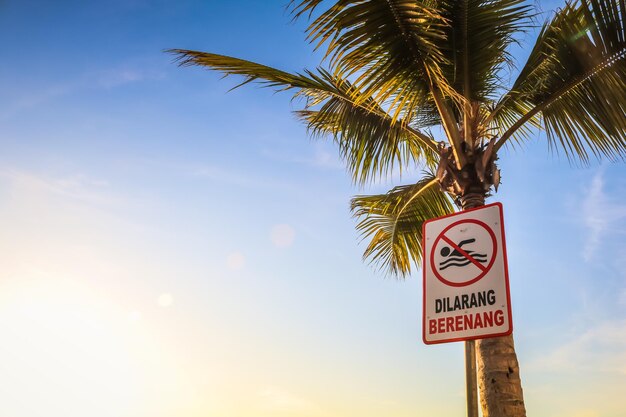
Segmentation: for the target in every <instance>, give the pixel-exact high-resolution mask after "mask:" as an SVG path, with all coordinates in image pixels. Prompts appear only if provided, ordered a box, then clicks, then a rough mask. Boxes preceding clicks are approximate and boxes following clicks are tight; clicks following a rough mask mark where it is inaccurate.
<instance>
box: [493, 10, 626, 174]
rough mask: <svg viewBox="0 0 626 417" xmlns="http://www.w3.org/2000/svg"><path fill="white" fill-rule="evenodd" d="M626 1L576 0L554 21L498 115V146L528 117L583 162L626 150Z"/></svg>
mask: <svg viewBox="0 0 626 417" xmlns="http://www.w3.org/2000/svg"><path fill="white" fill-rule="evenodd" d="M625 19H626V6H625V3H624V1H611V0H592V1H591V2H588V1H587V0H583V1H574V2H571V3H569V4H567V5H566V6H565V7H564V8H563V9H561V10H559V11H558V12H557V13H556V15H555V16H554V17H553V18H552V19H551V20H550V21H549V22H547V23H546V24H545V25H544V27H543V29H542V31H541V33H540V35H539V38H538V40H537V43H536V44H535V47H534V48H533V50H532V52H531V54H530V57H529V59H528V62H527V63H526V65H525V67H524V68H523V69H522V71H521V73H520V75H519V77H518V79H517V81H516V82H515V84H514V85H513V87H512V89H511V91H510V92H509V93H508V94H506V95H505V96H504V97H503V98H502V100H501V101H500V103H499V104H498V106H497V107H496V109H495V110H494V113H493V115H492V117H493V119H492V120H493V122H494V123H495V124H496V125H498V126H500V127H501V128H503V129H502V130H501V139H500V140H499V142H498V143H497V144H496V149H498V148H500V147H501V146H503V145H504V144H505V143H506V142H507V140H509V139H510V138H514V139H517V140H519V139H520V136H516V134H517V133H518V131H519V129H520V128H523V127H524V125H525V124H526V123H528V122H530V123H535V124H540V123H542V124H543V126H544V127H545V129H546V131H547V136H548V141H549V144H550V146H551V148H553V149H557V150H558V149H561V150H563V151H564V153H565V154H566V156H567V157H568V158H569V159H570V160H572V159H577V160H580V161H582V162H583V163H585V162H587V161H588V160H589V156H590V154H593V155H595V156H596V157H602V156H605V157H608V158H609V159H617V158H623V157H624V156H625V155H626V22H625Z"/></svg>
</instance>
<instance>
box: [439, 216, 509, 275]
mask: <svg viewBox="0 0 626 417" xmlns="http://www.w3.org/2000/svg"><path fill="white" fill-rule="evenodd" d="M496 254H497V246H496V237H495V235H494V232H493V230H492V229H491V228H490V227H489V226H488V225H486V224H485V223H484V222H481V221H480V220H476V219H466V220H460V221H457V222H454V223H452V224H450V225H449V226H448V227H446V228H445V229H444V230H443V231H441V233H440V234H439V235H438V236H437V238H436V239H435V242H434V245H433V250H432V251H431V253H430V262H431V267H432V270H433V273H434V274H435V276H436V277H437V279H439V280H440V281H441V282H443V283H444V284H446V285H449V286H452V287H463V286H466V285H470V284H473V283H474V282H477V281H478V280H480V279H481V278H483V277H484V276H485V275H486V274H487V272H488V271H489V269H490V268H491V266H492V265H493V262H494V260H495V257H496Z"/></svg>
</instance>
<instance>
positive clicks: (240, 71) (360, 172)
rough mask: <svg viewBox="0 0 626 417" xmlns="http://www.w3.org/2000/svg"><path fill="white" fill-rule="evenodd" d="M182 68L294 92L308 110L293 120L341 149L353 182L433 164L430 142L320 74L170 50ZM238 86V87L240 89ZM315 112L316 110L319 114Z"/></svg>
mask: <svg viewBox="0 0 626 417" xmlns="http://www.w3.org/2000/svg"><path fill="white" fill-rule="evenodd" d="M171 52H173V53H175V54H176V55H177V56H178V58H179V60H180V62H181V65H200V66H205V67H209V68H212V69H217V70H220V71H223V72H224V73H226V74H227V75H228V74H233V75H241V76H243V77H245V79H244V82H243V83H242V84H245V83H248V82H251V81H258V82H261V83H263V84H264V85H265V86H269V87H273V88H276V89H278V90H288V89H296V90H297V91H296V93H295V94H294V96H300V97H304V98H305V99H306V107H305V109H304V110H302V111H297V112H296V114H297V115H298V116H299V117H300V118H301V119H302V120H304V121H305V122H306V123H307V125H308V127H309V129H310V131H311V132H312V133H314V134H318V135H319V134H330V135H332V136H333V137H334V138H335V140H336V141H337V143H338V144H339V145H340V153H341V156H342V157H343V158H344V159H345V160H346V162H347V165H348V169H349V170H350V171H351V172H352V176H353V179H354V181H355V182H359V183H365V182H367V181H369V180H372V179H374V178H377V177H379V176H381V175H382V176H384V175H386V174H387V173H388V172H390V170H391V169H393V168H395V167H397V168H399V169H400V170H401V171H402V170H403V169H404V168H405V167H412V166H415V164H418V163H421V162H423V163H426V164H427V165H428V166H432V165H434V164H435V163H436V162H437V158H438V155H437V153H436V143H435V142H434V140H433V139H432V138H431V137H430V136H428V135H426V134H424V133H422V132H421V131H419V130H418V129H416V128H413V127H411V126H410V125H409V123H408V122H405V121H404V120H402V119H400V120H393V118H392V117H391V116H389V115H388V114H387V113H386V112H385V111H384V109H383V108H382V107H381V106H380V105H379V104H378V102H376V101H375V100H374V99H373V98H371V97H368V96H365V95H364V94H363V93H361V92H360V91H359V90H358V89H356V88H355V87H354V86H353V85H352V84H351V83H350V82H348V81H346V80H344V79H341V78H340V77H338V76H336V75H333V74H331V73H330V72H328V71H326V70H323V69H318V70H317V72H316V73H314V72H312V71H306V74H305V75H303V74H291V73H288V72H285V71H281V70H277V69H275V68H271V67H267V66H265V65H261V64H257V63H254V62H250V61H245V60H242V59H237V58H232V57H227V56H223V55H217V54H208V53H204V52H196V51H187V50H173V51H171ZM242 84H240V85H242ZM317 108H319V109H317Z"/></svg>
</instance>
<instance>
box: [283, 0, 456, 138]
mask: <svg viewBox="0 0 626 417" xmlns="http://www.w3.org/2000/svg"><path fill="white" fill-rule="evenodd" d="M435 3H436V2H432V1H411V2H409V1H406V0H365V1H363V0H340V1H337V2H335V3H334V4H333V5H332V6H330V7H329V8H328V9H327V10H325V11H323V12H321V13H320V14H319V16H318V17H316V18H315V19H313V21H312V23H311V24H310V26H309V27H308V29H307V32H308V37H309V40H310V41H311V42H312V43H314V44H315V45H316V47H317V48H320V47H322V46H324V45H325V46H326V58H328V60H329V62H330V68H331V70H332V71H333V73H334V74H336V75H339V76H341V77H342V78H346V79H353V83H354V85H355V86H356V87H357V88H358V89H359V90H360V91H362V92H363V93H364V95H365V96H371V97H373V98H375V99H376V100H377V101H378V102H381V103H383V102H384V103H389V106H388V112H389V114H390V115H392V117H393V118H394V119H396V118H400V117H402V118H405V119H411V118H412V117H413V113H414V112H415V111H416V110H417V109H418V108H421V107H423V105H424V102H425V101H433V100H436V101H438V102H439V105H438V108H441V111H442V112H443V113H450V114H451V113H452V112H451V111H450V109H449V108H448V104H446V105H445V107H444V108H442V106H443V102H444V99H445V98H446V97H449V96H454V95H455V92H454V90H452V89H451V88H450V86H449V85H448V84H447V82H446V79H445V78H444V77H443V73H442V71H441V65H442V63H443V62H444V61H445V57H444V55H443V53H442V51H441V50H440V49H439V45H438V43H439V42H441V41H442V40H443V39H444V37H445V34H444V31H443V28H444V26H445V25H446V21H445V19H443V17H442V16H441V15H440V14H439V12H438V9H437V8H436V7H433V6H436V4H435ZM320 4H321V2H320V1H319V0H303V1H298V2H292V8H293V13H294V15H295V16H296V17H297V16H300V15H302V14H306V13H308V14H309V15H310V14H311V13H313V12H314V10H315V9H316V8H317V7H318V6H319V5H320ZM442 118H443V119H444V120H443V123H444V124H445V125H447V129H446V130H450V131H451V132H450V133H451V134H452V135H453V136H454V134H455V133H457V136H458V132H455V131H454V129H453V126H452V120H451V118H450V117H447V115H446V114H442Z"/></svg>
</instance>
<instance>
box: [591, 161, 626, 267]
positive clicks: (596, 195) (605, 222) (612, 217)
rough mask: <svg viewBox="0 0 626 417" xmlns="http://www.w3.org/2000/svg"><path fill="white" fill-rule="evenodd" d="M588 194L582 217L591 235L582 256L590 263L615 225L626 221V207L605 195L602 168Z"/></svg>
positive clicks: (595, 176) (594, 178)
mask: <svg viewBox="0 0 626 417" xmlns="http://www.w3.org/2000/svg"><path fill="white" fill-rule="evenodd" d="M586 194H587V196H586V198H585V199H584V201H583V203H582V216H583V222H584V224H585V226H586V227H587V229H588V231H589V235H588V237H587V242H586V243H585V246H584V250H583V254H582V255H583V258H584V259H585V260H586V261H589V260H591V259H592V258H593V256H594V254H595V252H596V251H597V250H598V249H599V248H600V246H601V244H602V241H603V239H604V238H605V237H606V235H607V234H608V233H609V232H610V231H611V228H612V227H613V225H614V224H615V223H616V222H618V221H620V220H622V219H626V205H624V204H619V203H617V202H615V201H613V200H611V199H609V197H608V195H607V194H606V193H605V191H604V169H602V168H600V169H599V170H598V172H597V173H596V175H594V177H593V179H592V180H591V184H590V185H589V188H588V189H587V190H586Z"/></svg>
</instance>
